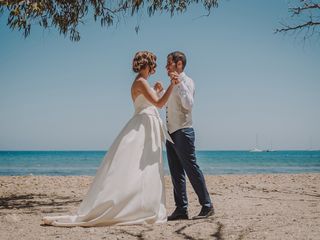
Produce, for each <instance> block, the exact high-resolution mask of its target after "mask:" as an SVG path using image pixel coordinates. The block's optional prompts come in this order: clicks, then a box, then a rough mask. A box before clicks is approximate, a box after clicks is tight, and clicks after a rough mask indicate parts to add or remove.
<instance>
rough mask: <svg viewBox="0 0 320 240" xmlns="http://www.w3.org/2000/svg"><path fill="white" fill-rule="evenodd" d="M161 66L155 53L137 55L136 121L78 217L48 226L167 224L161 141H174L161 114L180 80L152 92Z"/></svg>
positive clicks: (52, 219) (54, 219)
mask: <svg viewBox="0 0 320 240" xmlns="http://www.w3.org/2000/svg"><path fill="white" fill-rule="evenodd" d="M156 66H157V65H156V56H155V55H154V54H153V53H151V52H148V51H141V52H137V53H136V54H135V56H134V59H133V63H132V69H133V71H134V72H135V73H137V76H136V78H135V80H134V82H133V84H132V87H131V96H132V99H133V104H134V107H135V113H134V115H133V117H132V118H131V119H130V120H129V122H128V123H127V124H126V125H125V126H124V128H123V129H122V131H121V132H120V134H119V135H118V137H117V138H116V139H115V140H114V142H113V143H112V145H111V147H110V149H109V151H108V152H107V154H106V155H105V156H104V158H103V161H102V163H101V165H100V167H99V168H98V171H97V173H96V176H95V177H94V179H93V182H92V184H91V186H90V188H89V190H88V192H87V194H86V195H85V197H84V199H83V201H82V202H81V204H80V206H79V208H78V210H77V212H76V214H74V215H67V216H46V217H44V218H43V219H42V220H43V223H44V224H45V225H53V226H61V227H72V226H85V227H89V226H106V225H121V224H145V223H147V224H152V223H163V222H166V221H167V214H166V206H165V189H164V177H163V168H162V144H161V141H165V139H167V140H169V141H171V142H172V140H171V138H170V136H169V135H168V133H167V131H166V129H165V127H164V125H163V124H162V121H161V119H160V116H159V113H158V110H157V108H161V107H163V106H164V105H165V104H166V102H167V100H168V98H169V96H170V94H171V92H172V90H173V87H174V85H176V84H178V83H179V80H178V79H177V78H174V79H173V80H172V81H171V84H170V86H169V87H168V89H167V90H166V91H165V93H164V94H161V92H162V86H161V84H159V83H158V84H156V85H155V86H154V88H151V87H150V86H149V84H148V82H147V79H148V77H149V76H150V75H151V74H154V73H155V69H156ZM161 95H162V97H160V96H161Z"/></svg>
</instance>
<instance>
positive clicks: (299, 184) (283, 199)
mask: <svg viewBox="0 0 320 240" xmlns="http://www.w3.org/2000/svg"><path fill="white" fill-rule="evenodd" d="M91 181H92V177H88V176H76V177H74V176H68V177H48V176H19V177H17V176H11V177H4V176H2V177H0V239H1V240H7V239H8V240H16V239H17V240H18V239H19V240H20V239H27V240H35V239H69V240H76V239H84V240H89V239H226V240H228V239H281V240H283V239H290V240H291V239H299V240H301V239H320V174H299V175H293V174H281V175H242V176H235V175H225V176H206V181H207V185H208V190H209V192H210V195H211V197H212V199H213V201H214V206H215V209H216V214H215V216H214V217H213V218H211V219H206V220H197V221H194V220H185V221H175V222H168V223H166V224H160V225H145V226H141V225H140V226H138V225H137V226H111V227H95V228H81V227H75V228H58V227H52V226H43V225H41V218H42V217H43V216H45V215H60V214H61V215H64V214H68V213H70V212H71V213H74V212H75V211H76V209H77V206H78V205H79V204H80V201H81V198H82V197H83V195H84V194H85V193H86V191H87V189H88V186H89V184H90V182H91ZM166 189H167V207H168V212H171V211H172V210H173V208H174V203H173V195H172V185H171V182H170V177H168V176H166ZM188 194H189V202H190V204H189V205H190V207H189V214H190V216H191V217H192V216H194V215H196V214H197V213H198V211H199V210H200V206H199V204H198V202H197V197H196V195H195V193H194V191H193V189H192V188H191V187H190V184H189V183H188Z"/></svg>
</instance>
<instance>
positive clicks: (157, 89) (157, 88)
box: [153, 81, 163, 93]
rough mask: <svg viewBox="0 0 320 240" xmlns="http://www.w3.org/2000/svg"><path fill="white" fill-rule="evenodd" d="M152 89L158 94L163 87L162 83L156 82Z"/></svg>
mask: <svg viewBox="0 0 320 240" xmlns="http://www.w3.org/2000/svg"><path fill="white" fill-rule="evenodd" d="M153 89H154V90H155V91H156V92H157V93H159V92H161V91H162V90H163V86H162V83H161V82H160V81H157V82H156V83H155V84H154V86H153Z"/></svg>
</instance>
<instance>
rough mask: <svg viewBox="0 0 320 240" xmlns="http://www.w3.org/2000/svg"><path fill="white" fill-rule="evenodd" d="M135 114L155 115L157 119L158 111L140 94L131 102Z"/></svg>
mask: <svg viewBox="0 0 320 240" xmlns="http://www.w3.org/2000/svg"><path fill="white" fill-rule="evenodd" d="M133 105H134V109H135V114H138V113H146V114H149V115H155V116H156V117H159V112H158V109H157V108H156V107H155V106H154V105H153V104H152V103H150V102H149V101H148V100H147V99H146V98H145V96H144V95H143V94H140V95H138V96H137V97H136V99H135V101H134V102H133Z"/></svg>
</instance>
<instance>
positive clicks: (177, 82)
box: [169, 72, 180, 85]
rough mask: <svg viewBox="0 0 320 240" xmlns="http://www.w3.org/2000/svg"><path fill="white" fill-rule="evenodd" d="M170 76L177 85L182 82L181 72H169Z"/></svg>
mask: <svg viewBox="0 0 320 240" xmlns="http://www.w3.org/2000/svg"><path fill="white" fill-rule="evenodd" d="M169 77H170V79H171V82H172V83H173V84H175V85H177V84H179V83H180V80H179V74H178V73H177V72H171V73H169Z"/></svg>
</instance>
